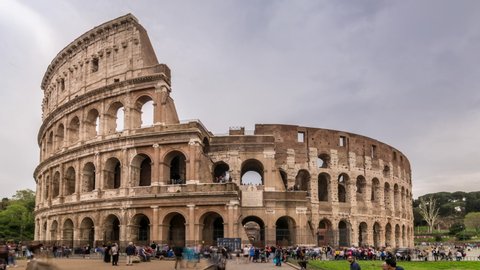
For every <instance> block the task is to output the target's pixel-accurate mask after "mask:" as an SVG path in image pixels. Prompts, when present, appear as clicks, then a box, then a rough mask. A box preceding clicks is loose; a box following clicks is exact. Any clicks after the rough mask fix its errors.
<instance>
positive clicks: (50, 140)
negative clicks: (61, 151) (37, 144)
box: [47, 131, 53, 155]
mask: <svg viewBox="0 0 480 270" xmlns="http://www.w3.org/2000/svg"><path fill="white" fill-rule="evenodd" d="M47 153H48V155H52V154H53V131H50V133H49V134H48V140H47Z"/></svg>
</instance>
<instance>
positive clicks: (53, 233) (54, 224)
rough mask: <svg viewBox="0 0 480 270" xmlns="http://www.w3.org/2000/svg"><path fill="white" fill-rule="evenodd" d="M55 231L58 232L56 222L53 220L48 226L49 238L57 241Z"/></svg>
mask: <svg viewBox="0 0 480 270" xmlns="http://www.w3.org/2000/svg"><path fill="white" fill-rule="evenodd" d="M57 233H58V222H57V221H56V220H54V221H53V222H52V226H51V227H50V240H51V241H57V240H58V239H57Z"/></svg>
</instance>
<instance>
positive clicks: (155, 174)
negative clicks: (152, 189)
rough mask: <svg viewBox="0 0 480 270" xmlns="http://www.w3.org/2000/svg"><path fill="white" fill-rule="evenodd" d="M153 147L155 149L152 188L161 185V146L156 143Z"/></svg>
mask: <svg viewBox="0 0 480 270" xmlns="http://www.w3.org/2000/svg"><path fill="white" fill-rule="evenodd" d="M152 147H153V160H152V163H153V166H152V186H158V185H159V184H160V175H159V173H160V171H159V162H160V145H159V144H158V143H156V144H154V145H152Z"/></svg>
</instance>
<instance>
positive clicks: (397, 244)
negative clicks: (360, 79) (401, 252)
mask: <svg viewBox="0 0 480 270" xmlns="http://www.w3.org/2000/svg"><path fill="white" fill-rule="evenodd" d="M401 244H402V243H401V238H400V226H398V224H397V225H395V247H397V248H398V247H400V245H401Z"/></svg>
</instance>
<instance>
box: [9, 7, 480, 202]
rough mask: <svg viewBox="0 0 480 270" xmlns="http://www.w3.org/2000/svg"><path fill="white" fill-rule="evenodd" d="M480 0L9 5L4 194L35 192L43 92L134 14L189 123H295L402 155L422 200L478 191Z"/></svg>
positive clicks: (219, 127) (218, 127) (220, 126)
mask: <svg viewBox="0 0 480 270" xmlns="http://www.w3.org/2000/svg"><path fill="white" fill-rule="evenodd" d="M479 12H480V1H475V0H472V1H438V0H432V1H418V0H412V1H404V0H402V1H333V0H332V1H316V0H315V1H314V0H312V1H298V0H295V1H293V0H291V1H267V0H262V1H260V0H258V1H253V0H247V1H223V0H222V1H138V0H136V1H98V0H95V1H87V0H82V1H45V0H42V1H38V0H33V1H13V0H1V1H0V59H1V61H0V74H1V82H2V84H1V88H0V114H1V117H2V118H1V119H2V122H1V123H2V131H1V132H0V136H1V137H0V143H1V151H0V184H1V189H0V197H11V196H12V195H13V194H14V193H15V191H16V190H18V189H25V188H31V189H34V188H35V182H34V179H33V176H32V175H33V171H34V169H35V167H36V166H37V164H38V162H39V147H38V144H37V140H36V139H37V133H38V129H39V127H40V124H41V101H42V97H43V92H42V90H41V88H40V83H41V80H42V77H43V75H44V72H45V71H46V69H47V66H48V65H49V64H50V62H51V61H52V59H53V58H54V57H55V56H56V54H57V53H58V52H59V51H60V50H62V49H63V48H64V47H65V46H66V45H68V44H69V43H70V42H72V41H73V40H74V39H75V38H77V37H79V36H80V35H82V34H83V33H85V32H86V31H88V30H90V29H92V28H93V27H95V26H97V25H100V24H102V23H104V22H107V21H109V20H112V19H115V18H117V17H119V16H122V15H125V14H127V13H132V14H133V15H134V16H136V17H137V19H138V20H139V22H140V23H141V24H142V25H143V26H144V27H145V29H146V30H147V31H148V34H149V36H150V39H151V41H152V43H153V47H154V49H155V51H156V54H157V57H158V59H159V61H160V62H162V63H166V64H167V65H168V66H169V67H170V68H171V70H172V84H173V88H172V97H173V98H174V100H175V104H176V107H177V111H178V114H179V117H180V119H200V120H201V121H202V122H203V123H204V124H205V126H206V127H207V128H208V129H209V130H211V131H212V132H213V133H227V132H228V128H229V127H230V126H245V128H246V129H247V130H253V129H254V124H255V123H281V124H298V125H302V126H309V127H318V128H329V129H337V130H343V131H348V132H353V133H357V134H361V135H365V136H368V137H372V138H375V139H377V140H380V141H382V142H384V143H387V144H390V145H392V146H394V147H396V148H397V149H399V150H400V151H402V152H403V153H404V154H405V155H406V156H407V158H408V159H409V160H410V163H411V165H412V171H413V174H412V175H413V193H414V194H413V195H414V197H418V196H420V195H423V194H425V193H430V192H437V191H449V192H453V191H457V190H460V191H478V190H480V151H479V149H480V87H479V86H480V72H479V71H480V16H479Z"/></svg>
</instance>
